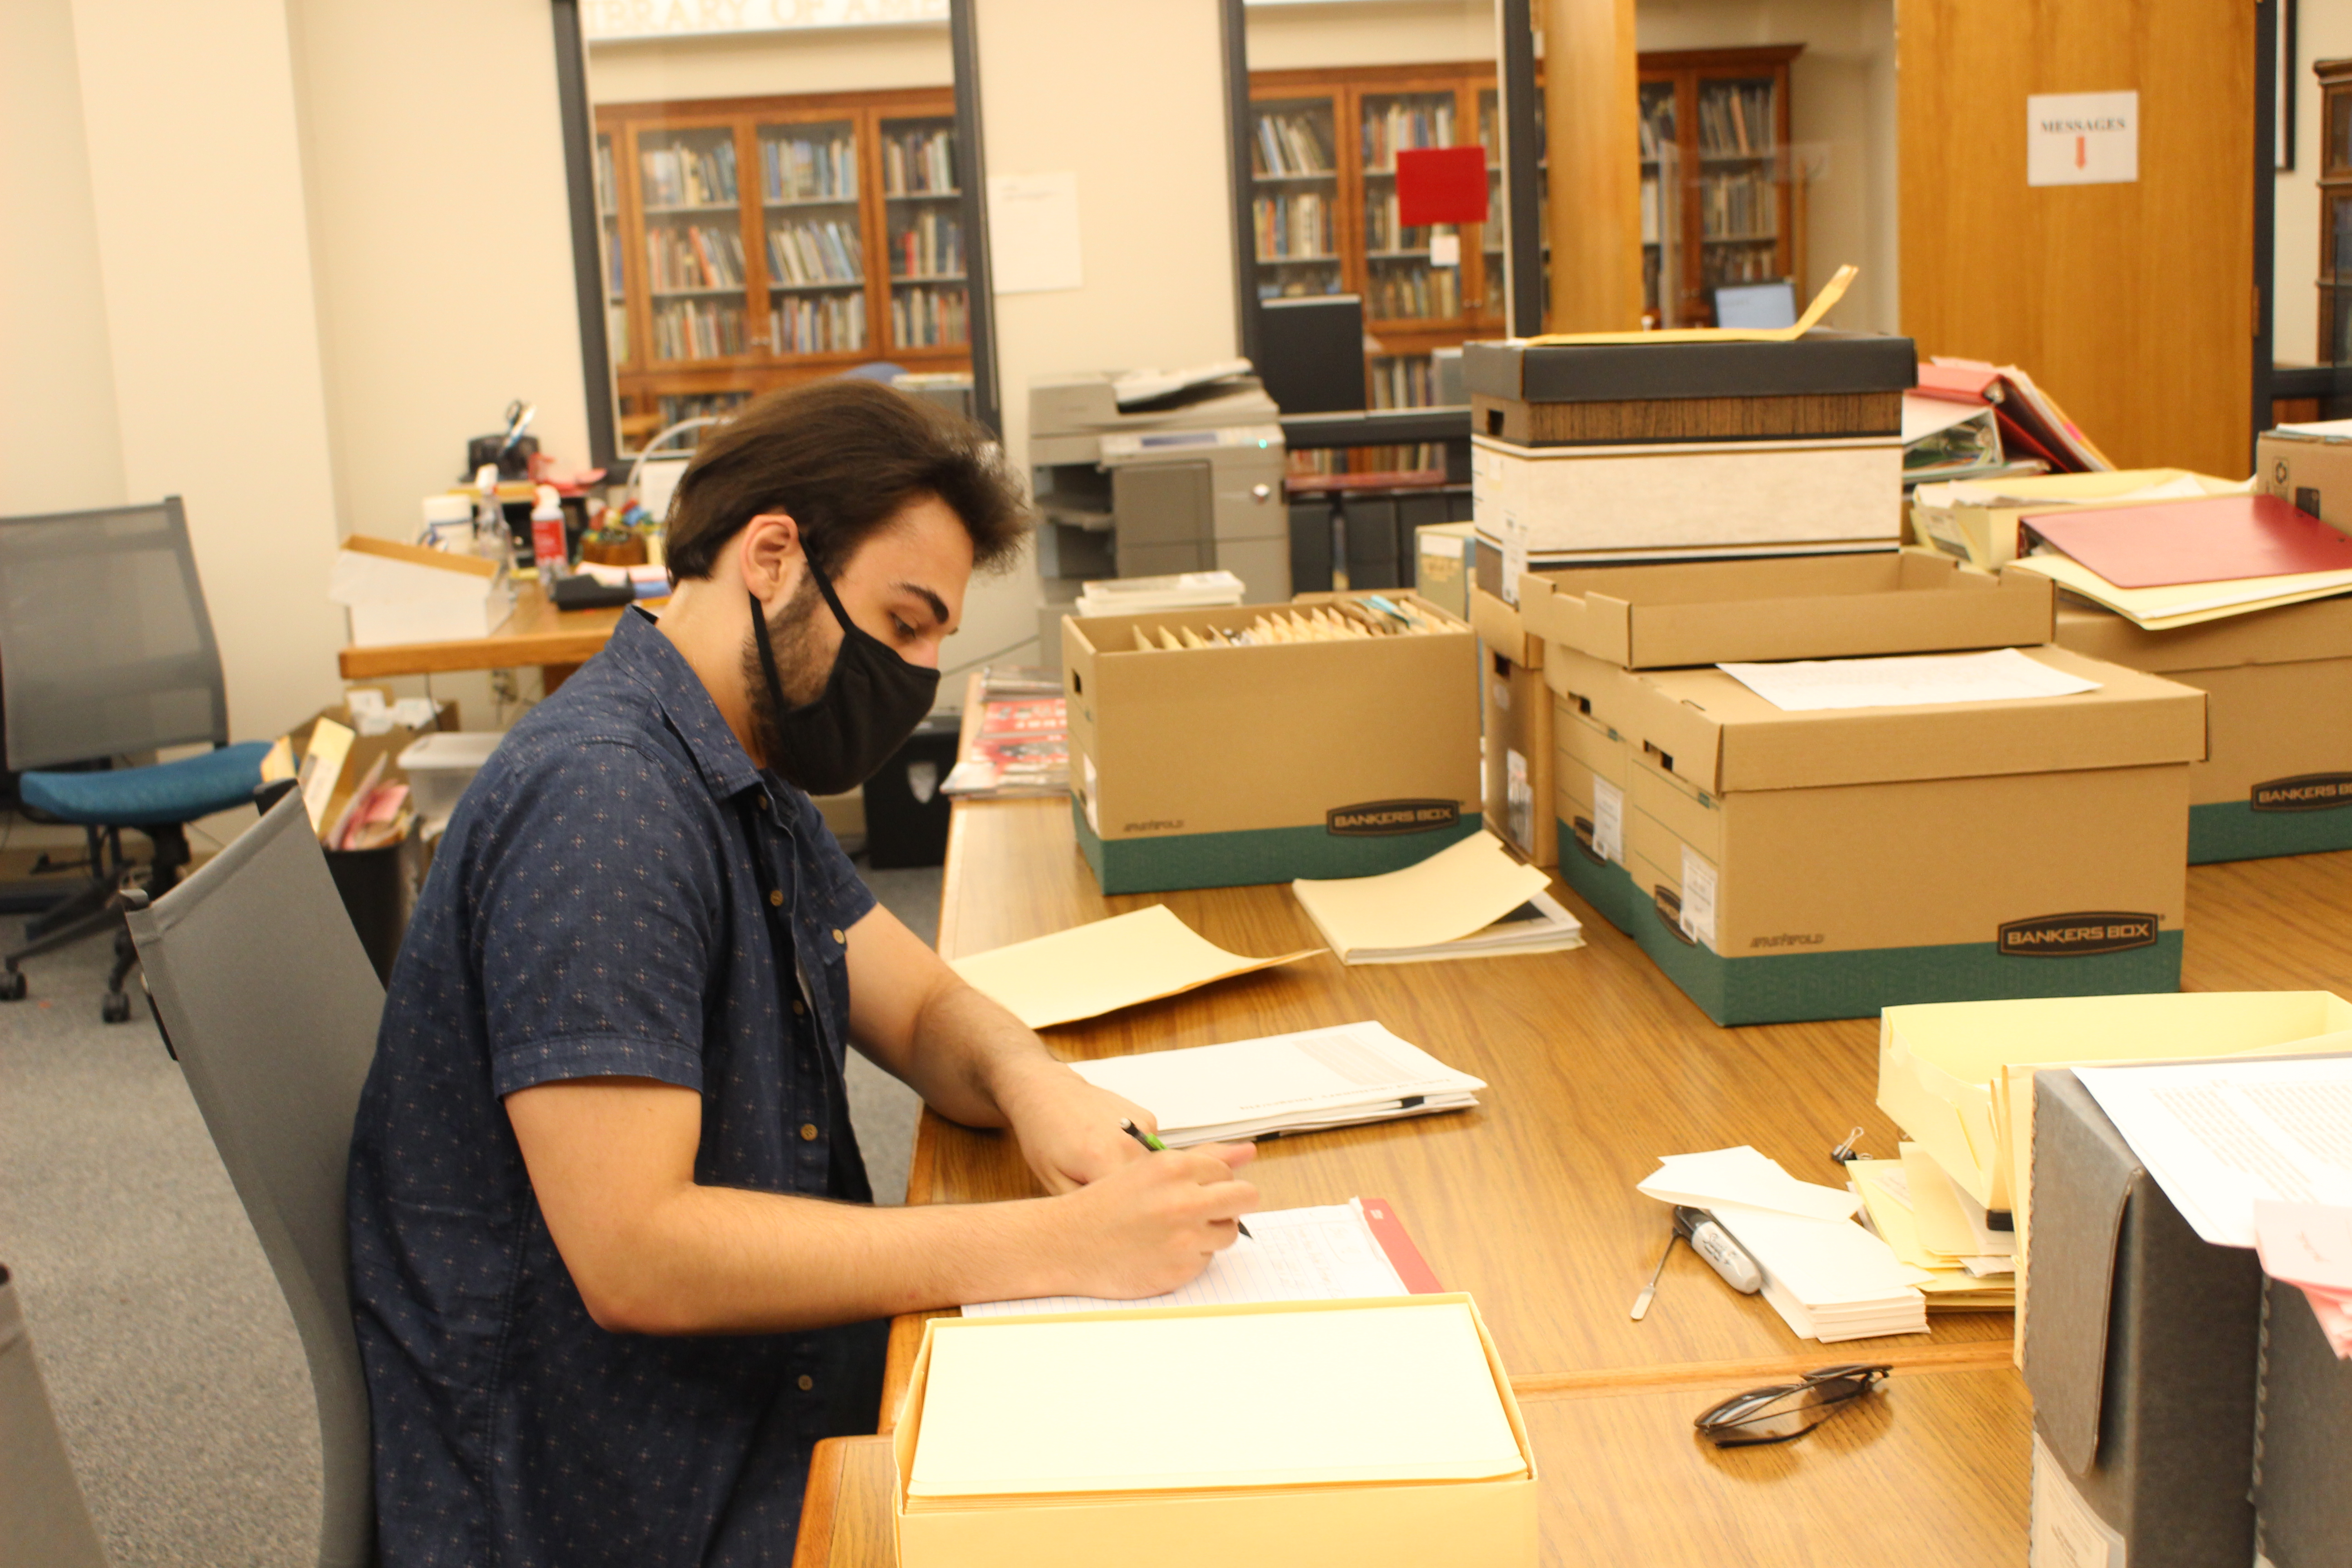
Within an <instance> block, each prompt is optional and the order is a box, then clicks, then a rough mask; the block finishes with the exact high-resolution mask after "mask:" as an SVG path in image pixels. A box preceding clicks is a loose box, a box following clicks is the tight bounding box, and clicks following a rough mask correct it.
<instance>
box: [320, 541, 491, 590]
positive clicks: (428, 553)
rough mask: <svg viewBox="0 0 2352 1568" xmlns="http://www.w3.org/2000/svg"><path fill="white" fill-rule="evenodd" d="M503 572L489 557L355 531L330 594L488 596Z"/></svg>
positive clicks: (338, 560)
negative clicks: (431, 547) (378, 537)
mask: <svg viewBox="0 0 2352 1568" xmlns="http://www.w3.org/2000/svg"><path fill="white" fill-rule="evenodd" d="M498 577H499V565H498V563H497V562H495V561H491V560H489V559H488V558H487V557H485V556H480V555H458V554H454V553H452V552H449V551H446V550H432V549H428V548H426V547H425V546H424V545H422V544H401V543H397V542H394V541H392V540H389V539H376V538H373V537H371V536H369V535H367V534H364V533H354V534H352V536H351V537H349V538H348V539H345V540H344V541H343V543H342V548H341V549H340V550H338V551H336V552H335V564H334V566H333V568H332V570H331V571H330V573H329V574H328V576H327V597H328V598H330V599H331V600H333V601H334V602H335V603H336V604H339V605H393V604H409V603H413V602H415V601H416V600H418V599H458V600H474V599H484V598H487V597H488V596H489V595H490V593H491V592H492V590H493V589H494V588H495V587H496V586H497V582H498Z"/></svg>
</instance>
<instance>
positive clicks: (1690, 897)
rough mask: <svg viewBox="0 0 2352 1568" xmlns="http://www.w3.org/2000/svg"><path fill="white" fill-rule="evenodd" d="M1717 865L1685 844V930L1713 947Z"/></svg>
mask: <svg viewBox="0 0 2352 1568" xmlns="http://www.w3.org/2000/svg"><path fill="white" fill-rule="evenodd" d="M1715 893H1716V886H1715V868H1714V867H1712V866H1710V865H1708V864H1707V863H1706V861H1705V860H1703V859H1701V858H1699V857H1698V855H1697V854H1696V852H1695V851H1693V849H1692V848H1691V847H1690V846H1689V845H1687V844H1685V845H1684V846H1683V908H1682V926H1683V934H1684V935H1685V936H1687V937H1689V938H1690V939H1691V940H1692V941H1694V942H1705V943H1706V945H1707V946H1709V947H1713V946H1714V945H1715ZM2150 940H2153V939H2150Z"/></svg>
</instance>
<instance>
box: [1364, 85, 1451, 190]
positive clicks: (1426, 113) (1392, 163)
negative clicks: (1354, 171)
mask: <svg viewBox="0 0 2352 1568" xmlns="http://www.w3.org/2000/svg"><path fill="white" fill-rule="evenodd" d="M1363 143H1364V167H1365V168H1367V169H1370V170H1374V171H1381V170H1393V169H1394V168H1395V167H1396V155H1397V150H1398V149H1399V148H1408V147H1410V148H1418V147H1451V146H1453V145H1454V96H1453V95H1452V94H1451V93H1447V94H1444V95H1442V96H1440V95H1434V94H1433V95H1431V96H1429V97H1427V98H1421V99H1410V98H1400V99H1391V100H1390V101H1389V103H1388V105H1387V107H1385V108H1383V109H1367V110H1365V111H1364V135H1363Z"/></svg>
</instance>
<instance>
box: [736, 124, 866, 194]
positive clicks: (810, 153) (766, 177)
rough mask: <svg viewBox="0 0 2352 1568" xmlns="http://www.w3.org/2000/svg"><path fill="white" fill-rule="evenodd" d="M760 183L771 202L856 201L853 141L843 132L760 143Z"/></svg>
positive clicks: (855, 152) (855, 145) (854, 144)
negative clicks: (820, 137)
mask: <svg viewBox="0 0 2352 1568" xmlns="http://www.w3.org/2000/svg"><path fill="white" fill-rule="evenodd" d="M760 186H761V192H762V193H763V195H765V197H766V199H767V200H769V201H772V202H821V201H836V200H837V201H852V202H854V201H856V199H857V143H856V141H855V140H853V139H852V138H851V137H850V136H849V135H848V134H847V133H846V132H843V133H841V134H837V135H833V136H827V137H824V138H823V139H819V138H816V137H810V136H790V137H786V138H784V139H782V140H781V141H773V142H771V141H765V140H763V141H761V143H760Z"/></svg>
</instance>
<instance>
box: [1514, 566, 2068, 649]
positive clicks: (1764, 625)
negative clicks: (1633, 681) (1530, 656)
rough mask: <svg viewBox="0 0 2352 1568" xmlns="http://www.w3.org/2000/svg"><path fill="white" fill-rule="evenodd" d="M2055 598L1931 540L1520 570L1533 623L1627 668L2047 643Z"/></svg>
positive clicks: (1527, 617) (1531, 627)
mask: <svg viewBox="0 0 2352 1568" xmlns="http://www.w3.org/2000/svg"><path fill="white" fill-rule="evenodd" d="M2032 575H2034V574H2032V573H2030V572H2021V573H2017V574H2014V576H2015V577H2017V578H2024V577H2031V576H2032ZM2053 599H2054V593H2041V594H2037V593H2033V592H2032V591H2030V590H2026V589H2024V587H2023V584H2020V583H2017V582H2014V581H2012V580H2011V578H2010V577H2007V576H2004V577H2002V578H1999V579H1996V578H1992V577H1989V576H1986V575H1985V574H1981V573H1977V572H1968V571H1963V570H1961V569H1960V565H1959V563H1958V562H1957V561H1955V560H1953V559H1952V558H1951V557H1950V556H1948V555H1942V554H1937V553H1933V552H1926V551H1920V550H1903V551H1898V552H1893V553H1873V554H1862V555H1820V556H1784V557H1780V558H1777V559H1770V560H1759V561H1711V562H1692V563H1671V564H1665V565H1649V566H1597V567H1585V568H1579V569H1571V570H1569V571H1562V572H1544V573H1528V574H1526V575H1524V576H1522V577H1521V578H1520V579H1519V614H1520V616H1521V618H1522V619H1523V620H1524V621H1525V623H1526V626H1527V629H1528V631H1529V632H1530V633H1532V634H1533V635H1534V636H1536V637H1541V638H1543V639H1544V640H1546V641H1548V642H1556V643H1563V644H1566V645H1567V646H1568V647H1573V648H1576V649H1579V650H1580V651H1581V652H1584V653H1588V654H1591V655H1592V656H1593V657H1595V658H1605V659H1609V660H1611V661H1612V662H1613V663H1615V664H1619V665H1622V666H1623V667H1625V668H1629V669H1650V668H1670V667H1674V666H1678V665H1704V664H1714V663H1717V662H1718V661H1722V660H1730V661H1735V662H1737V661H1742V660H1765V659H1791V658H1851V657H1856V656H1863V655H1871V654H1895V653H1932V652H1940V651H1945V650H1948V649H1956V648H1984V647H2018V646H2021V645H2028V644H2040V643H2046V642H2048V641H2050V640H2051V635H2050V634H2051V627H2052V605H2053Z"/></svg>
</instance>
